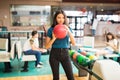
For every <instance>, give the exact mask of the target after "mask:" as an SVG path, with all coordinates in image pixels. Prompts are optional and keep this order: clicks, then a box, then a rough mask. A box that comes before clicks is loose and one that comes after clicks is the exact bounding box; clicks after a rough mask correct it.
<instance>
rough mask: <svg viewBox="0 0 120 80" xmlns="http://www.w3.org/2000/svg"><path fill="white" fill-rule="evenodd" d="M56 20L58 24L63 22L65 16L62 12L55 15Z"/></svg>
mask: <svg viewBox="0 0 120 80" xmlns="http://www.w3.org/2000/svg"><path fill="white" fill-rule="evenodd" d="M56 21H57V23H58V24H63V23H64V21H65V17H64V15H63V14H58V15H57V17H56Z"/></svg>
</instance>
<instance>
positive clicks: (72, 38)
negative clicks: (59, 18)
mask: <svg viewBox="0 0 120 80" xmlns="http://www.w3.org/2000/svg"><path fill="white" fill-rule="evenodd" d="M65 27H66V29H67V31H68V34H69V36H70V41H71V44H72V45H75V44H76V43H75V38H74V36H73V34H72V33H71V31H70V29H69V27H68V26H66V25H65Z"/></svg>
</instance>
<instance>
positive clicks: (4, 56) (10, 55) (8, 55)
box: [0, 39, 15, 72]
mask: <svg viewBox="0 0 120 80" xmlns="http://www.w3.org/2000/svg"><path fill="white" fill-rule="evenodd" d="M0 42H1V44H2V45H0V46H2V47H1V49H2V51H0V62H4V65H5V70H4V72H11V70H10V68H11V65H10V62H12V61H13V60H14V58H15V52H14V49H15V42H13V44H12V46H11V50H10V52H8V51H7V47H8V46H7V44H8V40H7V39H2V40H1V39H0ZM6 46H7V47H6ZM3 50H4V51H3Z"/></svg>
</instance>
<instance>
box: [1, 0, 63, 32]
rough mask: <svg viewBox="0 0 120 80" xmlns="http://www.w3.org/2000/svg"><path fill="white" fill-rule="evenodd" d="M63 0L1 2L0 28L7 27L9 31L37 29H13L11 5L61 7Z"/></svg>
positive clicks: (3, 0) (6, 0) (7, 0)
mask: <svg viewBox="0 0 120 80" xmlns="http://www.w3.org/2000/svg"><path fill="white" fill-rule="evenodd" d="M60 1H61V0H0V26H6V27H7V28H8V30H17V29H19V30H21V29H22V30H28V29H32V28H36V29H38V28H37V27H35V26H34V27H29V26H27V27H13V26H11V15H10V5H11V4H23V5H24V4H25V5H27V4H28V5H48V4H49V5H59V2H60Z"/></svg>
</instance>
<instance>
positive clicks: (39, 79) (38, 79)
mask: <svg viewBox="0 0 120 80" xmlns="http://www.w3.org/2000/svg"><path fill="white" fill-rule="evenodd" d="M74 77H75V80H88V76H87V77H78V75H77V74H74ZM0 80H52V75H43V76H20V77H7V78H0ZM60 80H67V78H66V75H65V74H61V75H60Z"/></svg>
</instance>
